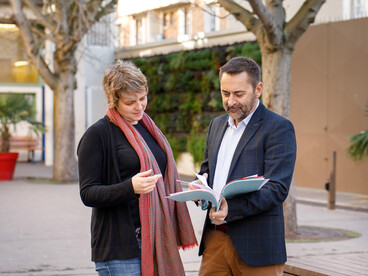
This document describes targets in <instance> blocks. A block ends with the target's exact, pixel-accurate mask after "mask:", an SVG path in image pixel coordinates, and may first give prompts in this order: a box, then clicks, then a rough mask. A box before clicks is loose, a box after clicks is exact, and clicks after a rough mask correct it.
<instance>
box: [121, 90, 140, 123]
mask: <svg viewBox="0 0 368 276" xmlns="http://www.w3.org/2000/svg"><path fill="white" fill-rule="evenodd" d="M146 106H147V92H133V91H129V92H124V93H121V96H120V99H119V101H118V104H117V106H116V109H117V111H118V112H119V113H120V115H121V116H122V117H123V118H124V119H125V120H127V121H128V122H129V123H130V124H132V125H135V124H137V123H138V121H139V120H141V119H142V117H143V113H144V110H145V109H146Z"/></svg>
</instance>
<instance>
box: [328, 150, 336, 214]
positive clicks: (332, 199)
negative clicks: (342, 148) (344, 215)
mask: <svg viewBox="0 0 368 276" xmlns="http://www.w3.org/2000/svg"><path fill="white" fill-rule="evenodd" d="M332 162H333V166H332V172H331V174H330V181H329V182H330V183H329V189H328V201H327V208H328V209H330V210H334V209H335V208H336V151H334V152H333V155H332Z"/></svg>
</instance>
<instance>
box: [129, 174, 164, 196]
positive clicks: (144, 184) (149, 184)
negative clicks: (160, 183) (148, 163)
mask: <svg viewBox="0 0 368 276" xmlns="http://www.w3.org/2000/svg"><path fill="white" fill-rule="evenodd" d="M151 173H152V169H149V170H148V171H145V172H140V173H137V174H136V175H135V176H133V177H132V185H133V189H134V193H135V194H147V193H150V192H152V190H153V189H154V188H155V186H156V183H157V180H159V179H160V178H161V177H162V175H161V174H155V175H153V176H149V175H150V174H151Z"/></svg>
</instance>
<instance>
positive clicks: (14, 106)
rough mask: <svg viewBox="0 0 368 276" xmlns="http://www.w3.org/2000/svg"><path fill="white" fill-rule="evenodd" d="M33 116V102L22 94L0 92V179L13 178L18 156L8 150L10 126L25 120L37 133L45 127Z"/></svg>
mask: <svg viewBox="0 0 368 276" xmlns="http://www.w3.org/2000/svg"><path fill="white" fill-rule="evenodd" d="M34 118H35V110H34V108H33V103H32V102H31V101H30V100H29V98H27V97H26V96H25V95H24V94H19V93H0V135H1V136H0V180H11V179H13V174H14V169H15V165H16V161H17V158H18V153H17V152H9V150H10V137H11V133H10V127H11V126H14V128H15V127H16V124H17V123H19V122H20V121H27V122H29V123H30V124H31V127H30V131H31V132H35V133H36V134H37V135H38V134H39V133H40V132H44V131H45V128H44V126H43V124H42V123H41V122H37V121H35V119H34Z"/></svg>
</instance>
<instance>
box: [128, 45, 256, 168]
mask: <svg viewBox="0 0 368 276" xmlns="http://www.w3.org/2000/svg"><path fill="white" fill-rule="evenodd" d="M234 56H247V57H251V58H253V59H254V60H255V61H256V62H257V63H258V64H261V53H260V50H259V46H258V44H256V43H252V42H247V43H243V44H238V45H232V46H227V47H216V48H211V49H203V50H196V51H190V52H184V51H183V52H179V53H171V54H168V55H165V56H156V57H149V58H137V59H134V63H135V64H136V65H137V66H138V67H139V68H140V69H141V70H142V72H143V73H144V74H145V75H146V77H147V81H148V87H149V93H148V106H147V110H146V111H147V113H148V114H149V115H150V116H151V118H152V119H153V120H154V121H155V123H156V124H157V126H158V127H159V128H160V129H161V131H162V132H163V133H164V134H165V135H166V137H167V138H168V140H169V142H170V144H171V147H172V149H173V152H174V156H175V158H176V157H177V156H178V154H179V153H180V152H184V151H189V152H190V153H191V154H192V156H193V159H194V161H195V163H199V162H201V161H202V159H203V152H204V144H205V137H206V133H207V127H208V124H209V122H210V121H211V119H212V118H214V117H216V116H218V115H220V114H223V113H224V110H223V107H222V101H221V94H220V84H219V79H218V71H219V68H220V67H221V66H222V65H223V64H225V63H226V62H227V61H228V60H229V59H230V58H232V57H234Z"/></svg>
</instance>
